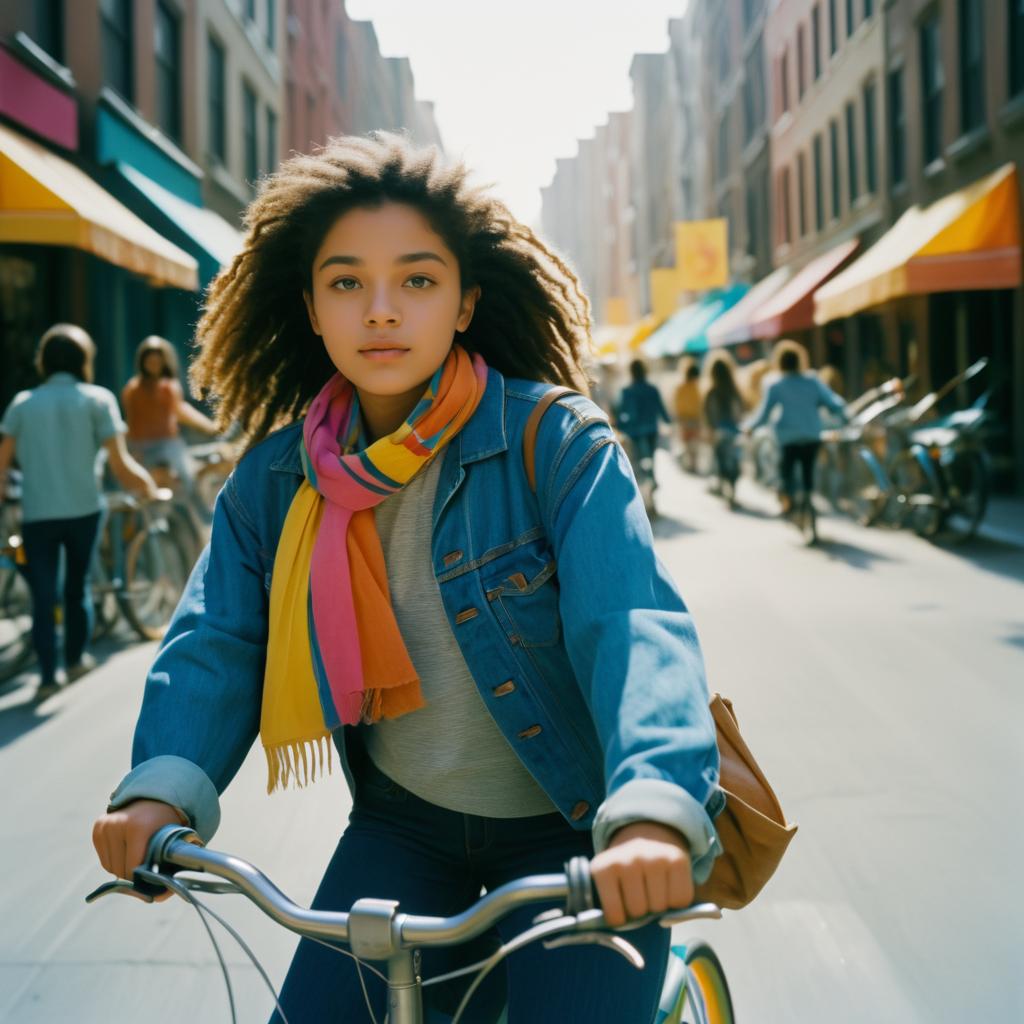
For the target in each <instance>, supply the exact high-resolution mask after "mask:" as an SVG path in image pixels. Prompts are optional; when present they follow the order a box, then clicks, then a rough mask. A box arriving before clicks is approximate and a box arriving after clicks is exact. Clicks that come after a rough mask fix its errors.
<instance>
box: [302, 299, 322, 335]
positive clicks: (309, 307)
mask: <svg viewBox="0 0 1024 1024" xmlns="http://www.w3.org/2000/svg"><path fill="white" fill-rule="evenodd" d="M302 301H303V302H304V303H305V304H306V313H307V314H308V315H309V326H310V327H312V328H313V333H314V334H318V335H320V336H321V337H322V336H323V335H322V333H321V331H320V322H319V321H318V320H317V318H316V310H315V309H314V308H313V296H312V295H310V294H309V292H308V291H306V289H305V288H303V289H302Z"/></svg>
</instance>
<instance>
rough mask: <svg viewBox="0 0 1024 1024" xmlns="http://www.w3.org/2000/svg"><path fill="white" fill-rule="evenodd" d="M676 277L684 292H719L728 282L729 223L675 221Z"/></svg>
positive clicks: (722, 220) (717, 220)
mask: <svg viewBox="0 0 1024 1024" xmlns="http://www.w3.org/2000/svg"><path fill="white" fill-rule="evenodd" d="M675 228H676V268H677V271H676V273H677V274H678V277H679V283H680V286H681V287H682V288H683V289H684V290H685V291H692V292H702V291H707V289H709V288H722V287H723V286H724V285H726V284H728V282H729V222H728V221H727V220H726V219H725V218H724V217H720V218H717V219H715V220H688V221H677V222H676V225H675Z"/></svg>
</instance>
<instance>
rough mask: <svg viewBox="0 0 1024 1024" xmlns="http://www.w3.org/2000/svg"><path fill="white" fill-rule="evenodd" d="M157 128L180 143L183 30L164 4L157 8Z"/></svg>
mask: <svg viewBox="0 0 1024 1024" xmlns="http://www.w3.org/2000/svg"><path fill="white" fill-rule="evenodd" d="M155 30H156V31H155V40H154V49H155V55H156V112H157V124H159V126H160V128H161V129H162V130H163V132H164V134H165V135H167V136H169V137H170V138H172V139H174V141H175V142H180V141H181V26H180V22H179V18H178V16H177V14H176V13H175V12H174V11H173V10H172V9H171V8H170V7H169V6H168V5H167V4H166V3H163V2H162V0H159V2H158V3H157V5H156V25H155Z"/></svg>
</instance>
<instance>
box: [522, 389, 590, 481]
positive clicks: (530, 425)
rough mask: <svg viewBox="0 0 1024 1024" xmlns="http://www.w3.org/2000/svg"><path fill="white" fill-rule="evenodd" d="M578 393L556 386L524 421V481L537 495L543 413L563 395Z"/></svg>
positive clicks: (547, 392) (545, 394)
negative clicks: (538, 440) (538, 434)
mask: <svg viewBox="0 0 1024 1024" xmlns="http://www.w3.org/2000/svg"><path fill="white" fill-rule="evenodd" d="M577 394H579V392H578V391H573V389H572V388H566V387H562V386H561V385H557V386H555V387H553V388H551V389H550V390H549V391H546V392H545V393H544V397H543V398H541V400H540V401H539V402H538V403H537V404H536V406H534V409H533V412H531V413H530V418H529V419H528V420H527V421H526V429H525V430H524V431H523V466H524V467H525V468H526V479H527V480H528V481H529V483H530V490H531V491H533V493H534V494H536V493H537V467H536V455H537V431H538V430H539V429H540V421H541V418H542V417H543V415H544V413H546V412H547V411H548V409H549V408H550V407H551V406H552V405H554V403H555V402H557V401H558V400H559V399H560V398H563V397H564V396H565V395H577Z"/></svg>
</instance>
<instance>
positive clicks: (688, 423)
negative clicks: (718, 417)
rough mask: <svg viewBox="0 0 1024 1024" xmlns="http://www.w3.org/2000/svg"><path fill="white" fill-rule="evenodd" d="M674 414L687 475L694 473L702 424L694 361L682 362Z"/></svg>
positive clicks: (696, 371)
mask: <svg viewBox="0 0 1024 1024" xmlns="http://www.w3.org/2000/svg"><path fill="white" fill-rule="evenodd" d="M675 414H676V423H678V424H679V440H680V441H681V442H682V446H683V451H682V466H683V469H685V470H686V472H687V473H696V472H697V462H698V456H699V454H700V436H701V426H702V424H701V393H700V367H699V366H698V365H697V362H696V360H694V359H689V358H688V359H685V360H683V372H682V380H680V382H679V386H678V387H677V388H676V393H675Z"/></svg>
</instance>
